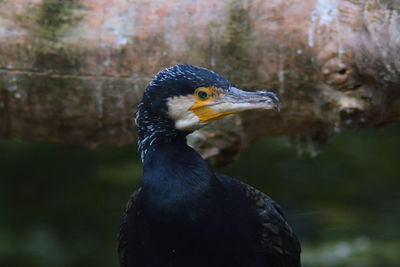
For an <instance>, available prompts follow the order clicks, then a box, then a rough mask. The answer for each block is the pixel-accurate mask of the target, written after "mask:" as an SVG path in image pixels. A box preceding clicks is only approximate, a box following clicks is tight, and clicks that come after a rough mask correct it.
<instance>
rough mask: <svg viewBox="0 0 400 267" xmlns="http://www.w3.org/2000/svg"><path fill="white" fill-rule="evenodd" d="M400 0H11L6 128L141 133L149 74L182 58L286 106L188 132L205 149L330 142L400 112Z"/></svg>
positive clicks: (108, 139) (64, 133) (0, 56)
mask: <svg viewBox="0 0 400 267" xmlns="http://www.w3.org/2000/svg"><path fill="white" fill-rule="evenodd" d="M399 8H400V5H399V4H397V2H396V1H385V0H381V1H375V0H374V1H373V0H370V1H358V0H347V1H345V0H337V1H336V0H326V1H312V0H306V1H297V0H289V1H272V2H271V1H261V0H253V1H248V0H225V1H211V0H209V1H208V0H207V1H182V2H180V1H162V0H160V1H158V2H157V3H155V2H152V3H149V2H148V1H144V0H143V1H125V0H124V1H122V0H113V1H90V0H82V1H54V2H47V1H44V2H41V1H39V2H38V1H33V0H25V1H6V2H4V1H2V2H0V10H1V11H0V127H1V128H0V137H1V138H9V139H21V140H35V141H46V142H64V143H76V144H89V145H95V144H103V143H108V144H119V145H122V144H130V143H134V142H135V138H136V132H135V128H134V127H133V125H132V117H133V113H134V111H135V105H136V104H137V103H138V101H139V100H140V98H141V95H142V93H143V90H144V88H145V87H146V84H147V83H148V82H149V80H150V79H151V77H152V76H153V75H154V74H155V73H156V72H157V71H159V70H161V69H162V68H164V67H167V66H170V65H173V64H176V63H187V64H193V65H200V66H204V67H207V68H210V69H213V70H215V71H217V72H219V73H221V74H223V75H224V76H225V77H227V78H228V79H229V80H230V81H231V82H233V83H235V84H236V85H237V86H239V87H242V88H245V89H250V90H251V89H263V88H267V89H268V90H272V91H275V92H276V93H278V95H279V97H280V98H281V100H282V109H281V110H282V111H281V113H279V114H278V113H266V112H252V113H245V114H243V115H242V116H238V117H232V118H228V119H226V120H224V121H222V122H221V123H219V124H214V125H211V126H210V127H209V128H205V129H204V130H202V131H201V132H198V133H196V134H195V135H194V136H193V137H191V142H192V143H194V144H196V145H197V146H198V147H200V148H202V151H203V154H204V155H206V156H208V157H213V156H216V155H221V154H224V155H225V157H224V158H225V159H227V160H228V161H229V160H230V159H233V158H234V157H235V156H236V155H237V154H238V153H239V152H240V151H241V150H242V149H244V148H245V147H246V146H247V145H248V144H249V143H250V142H251V141H253V140H255V139H258V138H260V137H263V136H267V135H285V136H291V137H294V136H299V135H311V136H313V138H314V139H318V138H322V139H324V138H325V137H323V136H324V135H323V134H322V135H321V134H319V133H321V132H324V131H325V130H326V129H335V130H342V129H343V130H348V129H357V128H362V127H381V126H383V125H387V124H388V123H392V122H398V121H399V115H400V102H399V101H400V97H399V95H400V90H399V87H400V83H399V77H400V76H399V71H400V53H398V51H400V41H399V39H398V36H400V23H399V22H400V16H399ZM211 135H212V136H214V138H212V139H209V138H208V137H209V136H211ZM313 138H311V139H313ZM224 152H226V153H224ZM227 155H229V156H230V157H226V156H227ZM215 160H216V161H215V162H216V163H220V162H218V158H216V159H215Z"/></svg>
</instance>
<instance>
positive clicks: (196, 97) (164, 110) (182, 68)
mask: <svg viewBox="0 0 400 267" xmlns="http://www.w3.org/2000/svg"><path fill="white" fill-rule="evenodd" d="M251 109H279V99H278V97H277V96H276V95H275V94H274V93H271V92H265V91H257V92H247V91H243V90H240V89H238V88H236V87H234V86H233V85H232V84H230V82H229V81H228V80H227V79H225V78H224V77H222V76H221V75H219V74H217V73H215V72H213V71H210V70H208V69H205V68H201V67H196V66H191V65H176V66H173V67H170V68H167V69H164V70H162V71H160V72H159V73H158V74H157V75H156V76H155V77H154V78H153V80H152V81H151V82H150V84H149V86H148V87H147V88H146V91H145V93H144V96H143V99H142V101H141V103H140V105H139V109H138V112H137V117H136V124H137V126H138V128H139V139H142V140H143V139H144V138H146V137H148V136H149V135H150V134H151V133H152V132H157V131H158V132H161V131H163V134H166V135H168V134H174V133H175V134H176V133H179V134H187V133H190V132H192V131H194V130H196V129H199V128H200V127H202V126H204V125H206V124H207V123H209V122H211V121H213V120H218V119H221V118H223V117H225V116H227V115H229V114H234V113H239V112H242V111H245V110H251ZM167 131H168V132H167Z"/></svg>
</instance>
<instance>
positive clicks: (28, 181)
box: [0, 127, 400, 267]
mask: <svg viewBox="0 0 400 267" xmlns="http://www.w3.org/2000/svg"><path fill="white" fill-rule="evenodd" d="M399 137H400V127H391V128H389V129H386V130H384V131H381V130H379V131H378V130H363V131H357V132H347V133H341V134H338V135H336V136H335V138H334V139H333V141H332V143H331V144H330V145H329V146H328V147H327V148H326V149H325V150H324V151H323V152H322V153H321V154H319V155H318V156H317V157H315V158H310V157H308V156H302V157H299V156H298V153H297V150H296V148H295V147H288V145H287V144H288V139H287V138H269V139H265V140H261V141H259V142H257V143H255V144H254V145H252V146H251V147H250V148H249V149H248V150H246V152H245V153H244V154H243V155H242V157H241V158H240V160H239V161H238V162H236V163H234V164H233V165H232V166H230V167H229V168H227V169H222V170H219V171H220V172H225V173H228V174H230V175H231V176H234V177H236V178H239V179H241V180H243V181H245V182H247V183H250V184H252V185H254V186H255V187H258V188H259V189H261V190H262V191H264V192H265V193H267V194H269V195H270V196H271V197H272V198H273V199H275V200H276V201H277V202H278V203H280V204H281V206H283V208H284V210H285V212H286V217H287V219H288V221H289V222H290V224H291V225H292V226H293V228H294V229H295V231H296V233H297V234H298V236H299V238H300V240H301V241H302V246H303V254H302V259H303V265H304V266H362V267H364V266H365V267H369V266H374V267H375V266H399V264H398V262H399V261H400V179H399V178H400V157H399V149H400V138H399ZM0 169H1V173H0V266H32V267H34V266H45V267H46V266H58V267H62V266H118V260H117V255H116V235H117V232H118V227H119V222H120V218H121V215H122V211H123V209H124V206H125V202H126V200H127V199H128V197H129V195H130V194H131V192H133V191H134V190H135V188H137V187H138V186H139V184H140V175H141V163H140V161H139V156H138V153H137V148H136V147H135V146H127V147H120V148H118V147H112V146H101V147H99V148H96V149H94V150H90V149H87V148H85V147H79V146H67V145H59V144H38V143H30V142H13V141H0Z"/></svg>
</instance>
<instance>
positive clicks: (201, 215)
mask: <svg viewBox="0 0 400 267" xmlns="http://www.w3.org/2000/svg"><path fill="white" fill-rule="evenodd" d="M274 108H279V99H278V97H277V96H276V95H275V94H274V93H271V92H265V91H257V92H246V91H242V90H240V89H238V88H236V87H234V86H233V85H232V84H230V83H229V81H228V80H227V79H225V78H224V77H222V76H221V75H219V74H217V73H215V72H213V71H210V70H208V69H205V68H201V67H196V66H191V65H176V66H173V67H169V68H167V69H164V70H162V71H160V72H159V73H158V74H157V75H156V76H155V77H154V78H153V80H152V81H151V82H150V84H149V85H148V87H147V88H146V91H145V93H144V96H143V99H142V101H141V102H140V104H139V107H138V111H137V114H136V120H135V122H136V125H137V127H138V144H139V147H140V149H141V151H142V161H143V165H144V170H143V177H142V186H141V188H140V189H138V190H137V191H136V192H135V193H133V195H132V196H131V198H130V200H129V201H128V204H127V207H126V210H125V214H124V217H123V221H122V224H121V227H120V234H119V237H118V241H119V244H118V253H119V260H120V265H121V266H123V267H164V266H165V267H167V266H171V267H172V266H173V267H197V266H199V267H200V266H201V267H223V266H226V267H239V266H240V267H266V266H269V267H279V266H300V243H299V241H298V239H297V237H296V236H295V235H294V233H293V231H292V230H291V228H290V227H289V225H288V224H287V222H286V221H285V219H284V216H283V213H282V210H281V208H280V207H279V206H278V205H277V204H276V203H275V202H274V201H273V200H271V198H269V197H268V196H267V195H265V194H263V193H262V192H260V191H258V190H257V189H254V188H253V187H251V186H249V185H247V184H245V183H242V182H240V181H238V180H236V179H233V178H231V177H228V176H226V175H222V174H218V173H214V172H213V171H212V169H211V168H210V167H209V165H208V164H207V163H206V162H205V161H204V159H203V158H202V157H201V156H200V155H199V154H198V153H197V152H196V151H195V150H194V149H192V148H191V147H189V146H188V145H187V144H186V135H188V134H189V133H191V132H193V131H194V130H196V129H199V128H200V127H202V126H203V125H205V124H207V123H208V122H210V121H213V120H217V119H220V118H222V117H224V116H226V115H229V114H233V113H238V112H241V111H244V110H250V109H274Z"/></svg>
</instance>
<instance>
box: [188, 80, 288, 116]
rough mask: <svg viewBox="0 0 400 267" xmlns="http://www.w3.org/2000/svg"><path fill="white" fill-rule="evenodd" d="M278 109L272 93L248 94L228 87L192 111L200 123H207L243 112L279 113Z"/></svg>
mask: <svg viewBox="0 0 400 267" xmlns="http://www.w3.org/2000/svg"><path fill="white" fill-rule="evenodd" d="M279 108H280V101H279V98H278V97H277V96H276V95H275V94H274V93H272V92H266V91H256V92H249V91H243V90H240V89H238V88H236V87H230V88H229V90H224V91H222V92H221V94H220V95H219V96H218V97H216V98H214V99H212V100H211V101H208V102H207V103H206V104H204V105H202V106H198V109H197V110H193V111H194V112H195V113H196V115H197V116H198V118H199V120H200V122H208V121H212V120H217V119H220V118H223V117H225V116H227V115H229V114H234V113H239V112H242V111H245V110H252V109H276V110H278V111H279Z"/></svg>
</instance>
